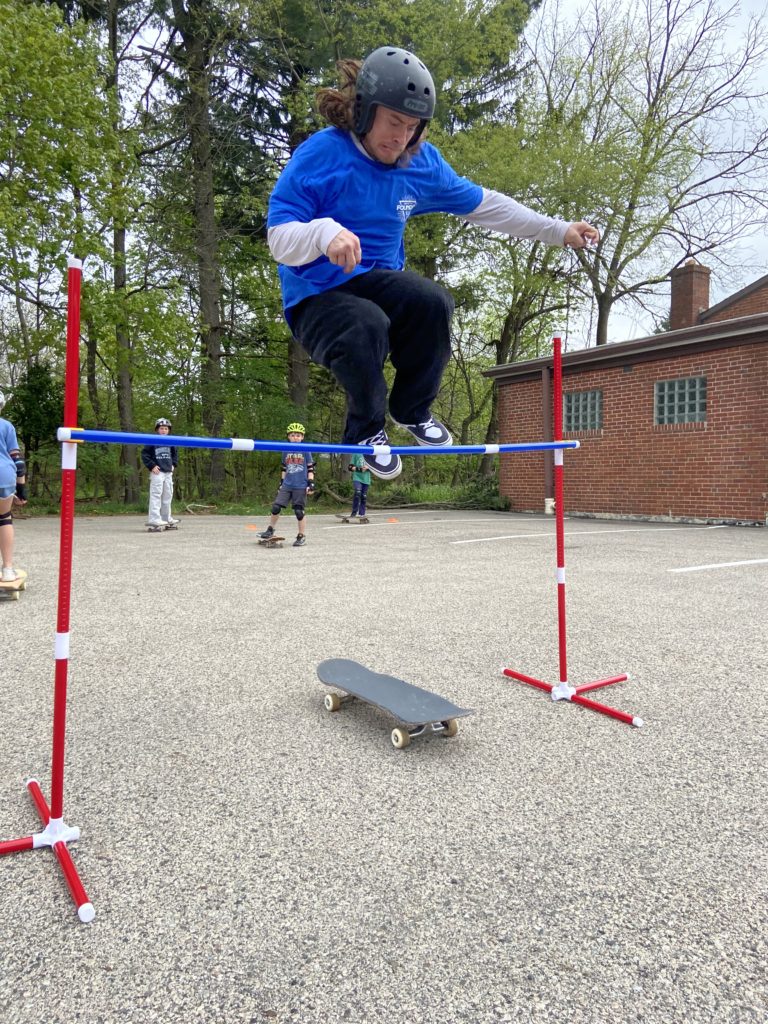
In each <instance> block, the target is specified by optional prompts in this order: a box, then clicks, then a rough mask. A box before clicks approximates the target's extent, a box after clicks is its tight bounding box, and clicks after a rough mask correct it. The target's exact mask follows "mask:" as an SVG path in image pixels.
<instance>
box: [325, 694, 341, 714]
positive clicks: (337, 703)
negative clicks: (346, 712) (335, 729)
mask: <svg viewBox="0 0 768 1024" xmlns="http://www.w3.org/2000/svg"><path fill="white" fill-rule="evenodd" d="M323 704H325V710H326V711H338V710H339V708H340V707H341V697H340V696H339V695H338V693H326V695H325V699H324V701H323Z"/></svg>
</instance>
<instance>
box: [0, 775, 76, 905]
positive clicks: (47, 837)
mask: <svg viewBox="0 0 768 1024" xmlns="http://www.w3.org/2000/svg"><path fill="white" fill-rule="evenodd" d="M27 790H28V792H29V795H30V796H31V797H32V802H33V803H34V805H35V808H36V810H37V813H38V815H39V816H40V820H41V821H42V823H43V831H42V832H36V833H35V834H34V835H31V836H26V837H24V838H23V839H9V840H7V841H6V842H2V843H0V857H1V856H3V855H4V854H6V853H21V852H22V851H24V850H38V849H40V848H42V847H44V846H50V847H51V848H52V849H53V852H54V853H55V854H56V859H57V860H58V862H59V866H60V868H61V871H62V874H63V875H64V880H65V882H66V883H67V886H68V888H69V891H70V893H71V895H72V899H73V900H74V901H75V906H76V907H77V916H78V917H79V918H80V920H81V921H83V922H85V923H87V922H89V921H92V920H93V919H94V917H95V916H96V911H95V910H94V909H93V904H92V903H91V901H90V900H89V899H88V894H87V893H86V891H85V889H84V888H83V883H82V882H81V881H80V876H79V875H78V873H77V868H76V867H75V865H74V862H73V861H72V857H71V856H70V853H69V850H68V849H67V843H72V842H75V841H76V840H77V839H79V838H80V829H79V828H68V827H67V826H66V825H65V824H64V822H63V821H62V820H61V819H60V818H59V819H55V818H51V811H50V808H49V807H48V804H47V803H46V800H45V797H44V796H43V793H42V790H41V789H40V783H39V782H38V781H37V779H28V780H27Z"/></svg>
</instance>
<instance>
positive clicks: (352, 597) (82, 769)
mask: <svg viewBox="0 0 768 1024" xmlns="http://www.w3.org/2000/svg"><path fill="white" fill-rule="evenodd" d="M264 525H265V521H264V520H263V519H248V518H245V517H215V516H200V517H198V516H195V517H192V516H188V515H184V516H182V523H181V528H180V529H179V530H178V531H175V532H168V533H164V534H148V533H146V532H145V531H144V529H143V526H142V520H141V519H140V518H139V517H120V518H96V517H94V518H79V519H78V520H77V522H76V527H75V545H74V573H73V590H72V608H71V649H70V672H69V701H68V719H67V746H66V770H65V801H64V819H65V822H66V824H67V825H73V826H78V827H79V828H80V830H81V837H80V840H79V841H78V842H76V843H72V844H71V845H70V847H69V849H70V852H71V854H72V857H73V859H74V862H75V864H76V865H77V869H78V871H79V873H80V876H81V878H82V881H83V884H84V885H85V887H86V890H87V892H88V896H89V897H90V899H91V900H92V902H93V905H94V908H95V910H96V916H95V919H94V920H93V922H92V923H90V924H83V923H81V922H80V921H79V920H78V918H77V915H76V912H75V908H74V905H73V903H72V900H71V898H70V896H69V892H68V890H67V888H66V886H65V884H64V881H63V878H62V875H61V873H60V871H59V868H58V865H57V862H56V858H55V857H54V855H53V853H52V852H51V850H50V849H40V850H35V851H32V852H22V853H15V854H13V855H10V856H6V857H3V858H2V859H0V920H1V921H2V925H1V926H0V1007H2V1010H0V1020H1V1021H2V1024H38V1022H39V1024H80V1022H83V1024H151V1022H160V1024H188V1022H190V1024H191V1022H198V1021H200V1022H205V1024H261V1022H265V1021H276V1022H280V1024H282V1022H293V1021H300V1022H303V1024H337V1022H351V1024H385V1022H386V1024H390V1022H407V1024H422V1022H423V1024H438V1022H439V1024H463V1022H467V1024H491V1022H504V1021H509V1022H525V1024H528V1022H531V1024H543V1022H547V1024H549V1022H554V1024H607V1022H612V1024H623V1022H626V1024H630V1022H632V1024H634V1022H644V1024H674V1022H685V1024H751V1022H755V1024H764V1022H765V1021H766V1018H767V1016H768V1014H767V1010H766V1008H767V1007H768V992H767V991H766V963H768V956H767V953H768V948H767V941H766V935H767V934H768V933H767V932H766V885H765V881H766V877H768V871H767V869H768V858H767V857H766V844H765V836H766V819H767V818H768V814H767V813H766V800H765V793H766V790H767V789H768V778H767V777H766V776H767V775H768V772H766V738H767V735H768V729H767V728H766V725H767V721H768V715H767V714H766V707H767V700H766V685H767V684H768V639H767V638H766V625H765V620H766V608H768V530H766V529H764V528H744V527H741V528H740V527H725V528H712V527H708V526H704V525H686V524H674V523H669V524H664V523H643V522H632V521H607V520H594V519H570V520H568V521H567V522H566V546H565V554H566V581H567V582H566V593H567V615H568V621H567V637H568V669H569V671H568V682H569V684H570V685H572V686H579V685H582V684H584V683H587V682H590V681H594V680H598V679H602V678H605V677H610V676H614V675H618V674H622V673H627V674H628V675H629V677H630V678H629V680H628V681H626V682H623V683H620V684H617V685H614V686H610V687H607V688H605V689H601V690H597V691H594V692H593V693H592V694H591V696H593V697H594V698H595V699H596V700H600V701H603V702H605V703H606V704H609V705H612V706H613V707H616V708H619V709H621V710H623V711H627V712H629V713H631V714H633V715H636V716H638V717H640V718H642V719H643V721H644V725H643V726H642V728H633V727H632V726H629V725H625V724H623V723H622V722H618V721H615V720H613V719H611V718H608V717H605V716H603V715H600V714H597V713H595V712H593V711H590V710H587V709H585V708H581V707H578V706H576V705H574V704H572V703H569V702H567V701H560V702H553V701H552V700H551V699H550V698H549V696H548V695H547V694H546V693H545V692H542V691H540V690H538V689H535V688H533V687H530V686H526V685H525V684H524V683H520V682H516V681H514V680H512V679H509V678H508V677H505V676H504V675H503V674H502V669H503V668H504V667H510V668H513V669H515V670H517V671H519V672H522V673H524V674H528V675H531V676H533V677H536V678H538V679H542V680H545V681H549V682H557V677H558V647H557V594H556V579H555V540H554V530H555V526H554V520H553V519H551V518H545V517H544V516H526V515H512V514H502V513H491V512H488V513H482V512H440V511H426V512H425V511H421V510H419V511H413V510H400V511H388V512H386V513H379V514H375V515H372V516H371V522H370V523H369V524H368V525H359V524H357V523H352V524H342V523H340V522H339V521H338V520H336V519H334V518H333V517H331V516H312V517H310V518H309V520H308V528H307V538H308V543H307V544H306V546H305V547H303V548H293V547H292V546H291V544H290V542H291V541H292V540H293V538H294V536H295V532H296V531H295V522H294V521H293V519H292V517H290V516H288V515H287V514H286V515H285V516H284V520H283V522H281V524H280V525H281V527H284V529H281V530H280V531H279V532H280V533H284V534H285V536H286V537H287V538H288V542H287V543H286V545H285V546H284V547H282V548H276V549H273V550H267V549H265V548H263V547H259V546H258V545H257V543H256V530H255V527H258V528H259V529H261V528H263V526H264ZM17 551H18V557H17V564H18V565H19V566H20V567H22V568H25V569H27V570H28V572H29V574H30V577H29V586H28V589H27V590H26V591H25V592H24V593H22V594H21V599H20V600H19V601H18V602H3V603H2V605H0V629H1V630H2V635H3V645H2V646H3V655H2V661H3V669H4V670H3V672H2V673H0V712H1V714H0V838H1V839H15V838H19V837H21V836H25V835H29V834H30V833H31V832H32V831H35V830H36V829H37V828H38V827H39V823H38V819H37V816H36V813H35V810H34V807H33V804H32V801H31V800H30V798H29V795H28V793H27V792H26V790H25V786H24V783H25V779H26V778H27V777H28V776H30V775H31V776H35V777H37V778H39V779H40V782H41V785H42V789H43V792H44V793H45V794H46V795H49V793H50V764H51V719H52V700H53V658H54V633H55V623H56V600H57V598H56V590H57V575H58V557H59V556H58V522H57V520H55V519H29V520H24V521H20V522H19V523H18V529H17ZM704 566H706V567H707V568H702V567H704ZM680 570H685V571H680ZM328 658H353V659H356V660H358V661H360V662H362V663H364V664H365V665H367V666H369V667H370V668H372V669H374V670H375V671H377V672H384V673H389V674H392V675H395V676H398V677H400V678H403V679H405V680H408V681H410V682H412V683H414V684H416V685H418V686H422V687H425V688H427V689H430V690H433V691H436V692H438V693H440V694H442V695H443V696H445V697H447V698H449V699H450V700H452V701H454V702H455V703H456V704H459V705H461V706H462V707H471V708H474V709H475V713H474V715H472V716H471V717H468V718H464V719H462V720H461V722H460V723H459V731H458V735H457V736H456V737H454V738H452V739H446V738H443V737H441V736H437V735H430V736H427V737H422V738H419V739H416V740H414V741H413V743H412V744H411V745H410V746H409V747H408V748H407V749H405V750H396V749H395V748H394V747H393V746H392V744H391V742H390V730H391V729H392V727H393V725H394V723H393V721H392V720H391V719H390V718H389V717H388V716H387V715H385V714H384V713H383V712H381V711H379V710H377V709H374V708H371V707H368V706H365V705H363V704H360V703H355V704H352V705H348V706H344V707H342V708H341V710H340V711H338V712H336V713H329V712H328V711H326V710H325V708H324V705H323V697H324V694H325V693H326V692H327V689H326V688H325V687H324V686H323V685H321V684H320V682H319V681H318V679H317V676H316V666H317V665H318V663H319V662H321V661H323V660H325V659H328Z"/></svg>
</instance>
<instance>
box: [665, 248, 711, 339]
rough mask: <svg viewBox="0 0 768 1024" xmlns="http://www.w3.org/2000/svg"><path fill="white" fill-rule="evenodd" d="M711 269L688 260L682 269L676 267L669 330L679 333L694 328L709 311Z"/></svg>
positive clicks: (673, 273) (673, 276) (672, 276)
mask: <svg viewBox="0 0 768 1024" xmlns="http://www.w3.org/2000/svg"><path fill="white" fill-rule="evenodd" d="M711 273H712V271H711V270H710V269H709V267H703V266H702V265H701V264H700V263H697V262H696V260H694V259H690V260H686V261H685V263H684V264H683V266H682V267H675V269H674V270H673V271H672V273H671V275H670V277H671V280H672V300H671V302H670V309H669V329H670V331H679V330H680V329H681V328H682V327H694V326H695V325H696V324H697V323H698V322H699V314H700V313H703V312H704V310H705V309H709V275H710V274H711Z"/></svg>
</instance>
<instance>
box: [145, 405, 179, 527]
mask: <svg viewBox="0 0 768 1024" xmlns="http://www.w3.org/2000/svg"><path fill="white" fill-rule="evenodd" d="M170 432H171V421H170V420H167V419H165V418H164V417H161V418H160V419H159V420H157V421H156V423H155V433H156V434H160V435H161V437H167V436H168V434H170ZM141 461H142V462H143V463H144V465H145V466H146V467H147V469H148V470H149V515H148V517H147V529H148V530H149V532H150V533H160V532H161V531H162V530H176V529H178V526H179V520H178V519H174V518H173V516H172V515H171V499H172V498H173V471H174V469H175V468H176V467H177V466H178V464H179V453H178V451H177V449H176V448H175V446H174V445H169V444H147V445H144V447H143V448H142V449H141Z"/></svg>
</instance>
